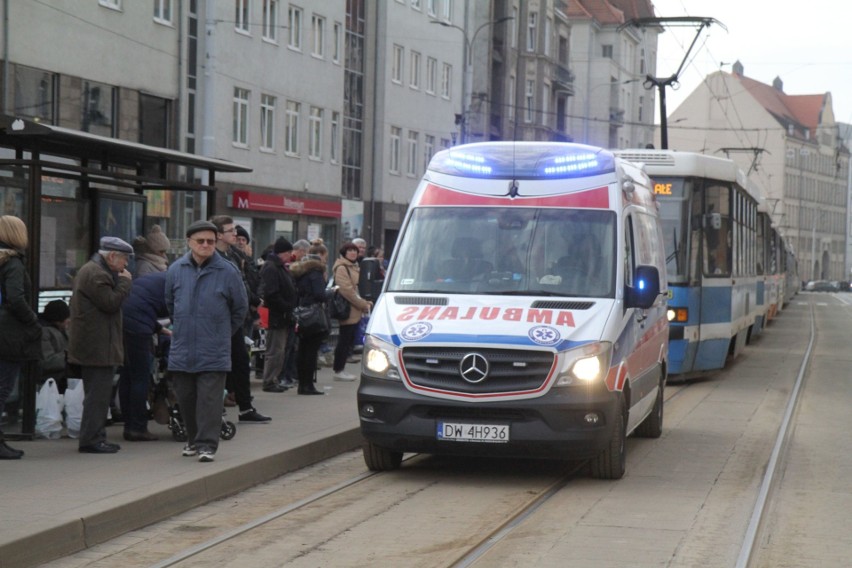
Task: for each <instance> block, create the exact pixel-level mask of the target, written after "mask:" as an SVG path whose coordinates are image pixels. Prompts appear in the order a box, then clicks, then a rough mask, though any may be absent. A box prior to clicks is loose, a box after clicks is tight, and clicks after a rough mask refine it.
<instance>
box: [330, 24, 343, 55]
mask: <svg viewBox="0 0 852 568" xmlns="http://www.w3.org/2000/svg"><path fill="white" fill-rule="evenodd" d="M331 41H332V42H333V47H332V51H331V60H332V61H334V62H335V63H340V57H341V53H342V52H343V25H342V24H341V23H340V22H334V37H333V38H331Z"/></svg>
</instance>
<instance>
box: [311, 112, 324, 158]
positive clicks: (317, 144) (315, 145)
mask: <svg viewBox="0 0 852 568" xmlns="http://www.w3.org/2000/svg"><path fill="white" fill-rule="evenodd" d="M308 156H309V157H310V158H311V159H314V160H319V159H321V158H322V109H321V108H317V107H311V116H310V123H309V124H308Z"/></svg>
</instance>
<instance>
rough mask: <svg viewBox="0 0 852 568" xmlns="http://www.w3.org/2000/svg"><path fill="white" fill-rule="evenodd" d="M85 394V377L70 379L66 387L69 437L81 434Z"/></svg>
mask: <svg viewBox="0 0 852 568" xmlns="http://www.w3.org/2000/svg"><path fill="white" fill-rule="evenodd" d="M84 395H85V393H84V392H83V379H68V388H66V389H65V428H66V430H68V437H69V438H77V437H79V436H80V421H81V420H82V418H83V397H84Z"/></svg>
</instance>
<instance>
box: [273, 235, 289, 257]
mask: <svg viewBox="0 0 852 568" xmlns="http://www.w3.org/2000/svg"><path fill="white" fill-rule="evenodd" d="M291 250H293V245H291V244H290V241H288V240H287V239H285V238H284V237H278V239H277V240H276V241H275V245H274V246H273V247H272V252H274V253H275V254H281V253H282V252H290V251H291Z"/></svg>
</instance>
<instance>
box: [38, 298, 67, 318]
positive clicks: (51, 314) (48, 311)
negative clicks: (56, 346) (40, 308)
mask: <svg viewBox="0 0 852 568" xmlns="http://www.w3.org/2000/svg"><path fill="white" fill-rule="evenodd" d="M42 316H43V317H44V319H45V321H49V322H58V321H65V320H67V319H68V318H69V317H71V310H70V309H69V308H68V304H66V303H65V302H63V301H62V300H53V301H52V302H48V303H47V305H46V306H45V307H44V312H43V313H42Z"/></svg>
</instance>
